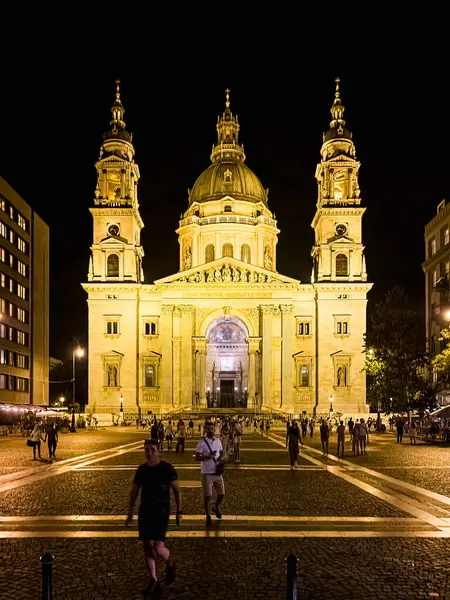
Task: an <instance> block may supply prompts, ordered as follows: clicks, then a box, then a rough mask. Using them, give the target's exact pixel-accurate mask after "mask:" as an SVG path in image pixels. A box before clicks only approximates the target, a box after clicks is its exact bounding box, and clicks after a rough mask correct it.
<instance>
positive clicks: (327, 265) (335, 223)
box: [311, 78, 367, 283]
mask: <svg viewBox="0 0 450 600" xmlns="http://www.w3.org/2000/svg"><path fill="white" fill-rule="evenodd" d="M339 83H340V80H339V78H337V79H336V92H335V98H334V102H333V105H332V107H331V116H332V119H331V122H330V126H329V128H328V131H327V132H326V133H324V135H323V144H322V148H321V151H320V153H321V157H322V158H321V161H320V163H319V164H318V165H317V168H316V179H317V184H318V200H317V210H316V214H315V216H314V219H313V222H312V223H311V227H313V229H314V231H315V244H314V247H313V249H312V257H313V274H312V283H316V282H321V281H333V282H352V281H355V282H362V281H367V273H366V263H365V257H364V246H363V244H362V216H363V214H364V212H365V210H366V209H365V208H363V207H361V198H360V189H359V183H358V171H359V167H360V163H359V162H358V161H357V160H356V152H355V145H354V143H353V136H352V134H351V132H350V131H349V130H348V129H347V125H346V122H345V120H344V110H345V109H344V106H343V105H342V102H341V96H340V91H339Z"/></svg>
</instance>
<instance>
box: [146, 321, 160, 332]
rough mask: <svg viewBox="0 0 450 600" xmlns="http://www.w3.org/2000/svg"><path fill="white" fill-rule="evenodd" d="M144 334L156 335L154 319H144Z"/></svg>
mask: <svg viewBox="0 0 450 600" xmlns="http://www.w3.org/2000/svg"><path fill="white" fill-rule="evenodd" d="M144 331H145V335H158V330H157V327H156V323H155V321H146V322H145V326H144Z"/></svg>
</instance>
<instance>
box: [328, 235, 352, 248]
mask: <svg viewBox="0 0 450 600" xmlns="http://www.w3.org/2000/svg"><path fill="white" fill-rule="evenodd" d="M327 242H328V244H333V245H335V246H353V245H354V244H355V243H356V242H355V240H352V238H349V237H348V236H346V235H335V236H333V237H331V238H329V239H328V240H327Z"/></svg>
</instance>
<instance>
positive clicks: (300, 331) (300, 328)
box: [298, 323, 305, 335]
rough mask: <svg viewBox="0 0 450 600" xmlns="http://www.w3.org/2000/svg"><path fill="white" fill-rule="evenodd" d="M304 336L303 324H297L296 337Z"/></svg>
mask: <svg viewBox="0 0 450 600" xmlns="http://www.w3.org/2000/svg"><path fill="white" fill-rule="evenodd" d="M304 334H305V324H304V323H299V324H298V335H304Z"/></svg>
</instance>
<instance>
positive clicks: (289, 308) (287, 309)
mask: <svg viewBox="0 0 450 600" xmlns="http://www.w3.org/2000/svg"><path fill="white" fill-rule="evenodd" d="M280 310H281V312H282V313H283V314H286V315H292V313H293V312H294V306H293V305H292V304H280Z"/></svg>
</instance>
